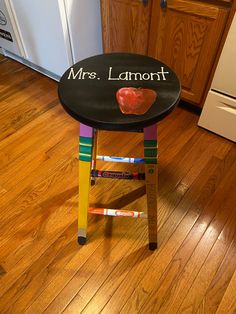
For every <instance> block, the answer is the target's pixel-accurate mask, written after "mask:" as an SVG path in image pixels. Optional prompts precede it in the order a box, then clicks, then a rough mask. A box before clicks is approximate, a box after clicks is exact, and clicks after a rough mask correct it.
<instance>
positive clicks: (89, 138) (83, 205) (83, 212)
mask: <svg viewBox="0 0 236 314" xmlns="http://www.w3.org/2000/svg"><path fill="white" fill-rule="evenodd" d="M92 150H93V128H91V127H88V126H86V125H84V124H82V123H81V124H80V137H79V212H78V243H79V244H81V245H83V244H85V242H86V234H87V219H88V207H89V188H90V176H91V162H92Z"/></svg>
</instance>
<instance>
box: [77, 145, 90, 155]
mask: <svg viewBox="0 0 236 314" xmlns="http://www.w3.org/2000/svg"><path fill="white" fill-rule="evenodd" d="M79 152H80V153H82V154H87V155H92V147H91V146H83V145H80V146H79Z"/></svg>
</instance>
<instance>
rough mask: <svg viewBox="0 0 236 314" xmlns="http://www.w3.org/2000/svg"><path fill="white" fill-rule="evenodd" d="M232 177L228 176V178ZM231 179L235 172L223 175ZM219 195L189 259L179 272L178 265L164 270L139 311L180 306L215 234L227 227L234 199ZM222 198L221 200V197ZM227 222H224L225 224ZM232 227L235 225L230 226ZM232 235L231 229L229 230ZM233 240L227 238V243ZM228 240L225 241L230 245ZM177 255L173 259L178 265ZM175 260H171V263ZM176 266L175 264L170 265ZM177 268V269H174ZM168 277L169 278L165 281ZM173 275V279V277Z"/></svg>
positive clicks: (212, 205) (216, 236) (211, 245)
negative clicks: (216, 209) (156, 285)
mask: <svg viewBox="0 0 236 314" xmlns="http://www.w3.org/2000/svg"><path fill="white" fill-rule="evenodd" d="M230 177H231V178H230ZM229 179H231V182H233V180H234V175H232V174H229V175H228V176H226V178H225V181H224V182H226V181H228V180H229ZM217 192H218V193H217V194H218V195H220V196H221V199H220V198H218V199H217V198H215V199H214V201H213V203H211V204H209V207H210V208H213V209H214V208H215V206H218V211H217V214H216V216H215V217H214V219H213V220H212V222H211V224H210V225H209V226H208V228H207V230H206V232H205V233H204V235H203V237H202V238H201V240H200V242H199V243H198V245H197V247H196V249H195V250H194V252H193V254H192V255H191V257H190V259H189V260H188V262H187V264H186V265H185V266H184V267H183V268H182V269H181V271H179V268H178V267H177V268H175V267H174V268H173V270H172V269H170V270H169V271H168V272H167V278H166V277H164V278H163V280H162V283H161V286H160V288H159V289H158V290H157V291H155V293H153V296H152V297H149V298H148V299H147V300H146V302H145V305H144V307H143V308H142V311H147V312H148V311H150V309H152V310H155V311H159V312H160V313H166V311H167V310H168V311H170V312H171V311H175V310H176V309H178V308H179V307H180V306H181V303H182V302H183V301H184V300H185V297H186V294H187V293H188V291H189V289H190V288H191V286H192V283H193V281H194V280H195V278H196V276H197V275H198V272H199V271H200V269H201V267H202V266H203V265H204V263H205V262H206V259H207V256H208V254H209V252H210V251H211V249H212V247H213V246H214V244H215V242H216V240H217V238H218V236H219V235H220V234H221V232H222V230H224V231H223V232H225V230H227V228H229V226H228V224H230V223H231V221H230V220H229V217H230V213H231V208H232V204H233V201H234V199H232V198H231V199H227V200H224V195H225V194H224V193H222V194H221V193H220V190H218V191H217ZM222 197H223V200H222ZM225 224H226V225H225ZM232 230H234V228H232ZM231 237H232V231H231ZM231 241H232V239H230V242H231ZM229 244H230V243H227V245H229ZM179 260H180V259H179V258H177V259H176V262H177V265H178V263H179V262H178V261H179ZM174 261H175V259H173V263H174ZM173 266H175V263H174V264H173ZM175 269H177V271H176V270H175ZM173 272H174V274H177V277H173V274H172V273H173ZM168 277H169V278H171V280H170V281H169V280H168ZM172 277H173V279H172Z"/></svg>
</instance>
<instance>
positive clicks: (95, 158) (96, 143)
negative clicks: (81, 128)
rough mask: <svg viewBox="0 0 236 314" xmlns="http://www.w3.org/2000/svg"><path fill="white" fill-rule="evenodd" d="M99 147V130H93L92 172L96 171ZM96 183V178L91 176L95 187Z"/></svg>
mask: <svg viewBox="0 0 236 314" xmlns="http://www.w3.org/2000/svg"><path fill="white" fill-rule="evenodd" d="M97 145H98V130H96V129H93V152H92V170H96V160H97ZM95 183H96V177H95V176H91V185H95Z"/></svg>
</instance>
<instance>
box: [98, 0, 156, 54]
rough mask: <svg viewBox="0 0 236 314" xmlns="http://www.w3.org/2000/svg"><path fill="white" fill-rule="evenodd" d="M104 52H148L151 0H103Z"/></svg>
mask: <svg viewBox="0 0 236 314" xmlns="http://www.w3.org/2000/svg"><path fill="white" fill-rule="evenodd" d="M101 12H102V24H103V26H102V27H103V44H104V45H103V47H104V52H134V53H140V54H147V49H148V36H149V24H150V13H151V1H149V3H148V5H146V6H144V5H143V3H142V1H139V0H131V1H130V0H102V1H101Z"/></svg>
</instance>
